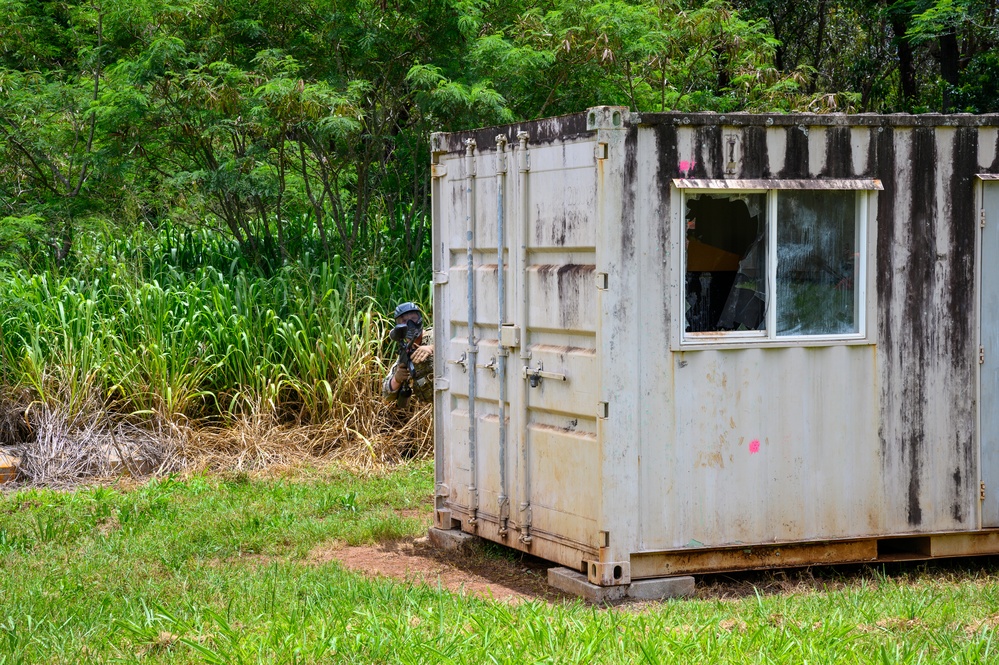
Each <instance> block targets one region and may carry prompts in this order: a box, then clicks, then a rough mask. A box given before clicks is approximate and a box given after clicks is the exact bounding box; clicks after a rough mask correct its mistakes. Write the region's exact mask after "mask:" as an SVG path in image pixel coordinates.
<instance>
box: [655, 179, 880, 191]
mask: <svg viewBox="0 0 999 665" xmlns="http://www.w3.org/2000/svg"><path fill="white" fill-rule="evenodd" d="M673 186H674V187H677V188H678V189H798V190H805V189H810V190H814V189H823V190H848V191H857V190H880V189H883V186H882V185H881V181H880V180H878V179H877V178H834V179H819V178H797V179H794V180H783V179H777V178H745V179H740V180H732V179H725V180H715V179H707V178H705V179H695V178H673Z"/></svg>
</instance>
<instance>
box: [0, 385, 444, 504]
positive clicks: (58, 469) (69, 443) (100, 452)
mask: <svg viewBox="0 0 999 665" xmlns="http://www.w3.org/2000/svg"><path fill="white" fill-rule="evenodd" d="M366 384H367V385H362V386H356V388H360V389H359V390H357V391H356V392H355V393H354V394H353V395H349V397H348V396H347V395H344V396H345V397H348V399H345V400H344V401H342V402H340V403H339V408H337V409H336V410H335V411H336V413H334V414H332V415H330V416H329V417H328V418H327V419H325V420H324V421H323V422H319V423H308V422H302V421H301V420H299V419H296V418H293V417H289V416H288V414H287V411H285V412H284V413H282V412H281V411H280V410H278V409H275V408H273V407H268V406H266V405H260V406H258V407H257V408H255V409H253V410H252V412H251V413H248V414H246V415H242V416H240V417H238V418H236V419H235V420H234V421H233V422H231V423H228V424H224V425H219V424H210V423H204V422H201V423H199V422H194V421H189V420H187V419H185V418H183V417H182V416H181V417H178V416H175V417H173V418H170V419H167V418H165V417H162V416H158V415H157V414H143V415H141V416H135V415H126V416H122V415H120V414H116V413H114V412H111V411H109V410H108V409H107V407H106V406H105V404H103V403H102V401H101V400H99V399H96V398H94V399H87V400H84V401H83V402H81V401H80V400H76V401H75V402H74V404H75V405H76V406H77V408H75V409H73V410H72V411H71V410H70V409H68V408H65V407H64V406H61V404H62V402H56V403H43V402H38V401H36V402H27V393H26V392H23V391H22V392H21V393H20V394H19V397H20V399H12V398H11V397H10V395H12V394H14V393H12V392H10V391H5V394H6V395H8V397H7V398H6V399H5V400H4V401H0V428H2V429H0V445H13V446H14V448H15V452H16V453H17V454H18V455H19V456H20V457H21V460H22V461H21V467H20V475H21V479H22V481H23V482H25V483H27V484H33V485H69V484H74V483H78V482H81V481H83V480H86V479H91V478H98V477H109V476H120V475H130V476H133V477H142V476H146V475H158V474H163V473H169V472H183V471H202V470H208V471H216V472H228V471H235V472H246V471H260V470H266V469H274V468H282V467H289V466H297V465H301V464H307V463H311V462H313V461H317V460H321V461H337V462H339V463H342V464H346V465H349V466H352V467H354V468H355V469H358V470H366V469H377V468H380V467H384V466H391V465H393V464H396V463H398V462H400V461H403V460H405V459H414V458H425V457H427V456H429V455H431V454H432V453H433V420H432V415H433V414H432V412H433V408H432V405H430V404H421V403H418V402H415V401H413V402H412V403H411V404H410V406H408V407H407V408H404V409H401V408H399V407H398V406H396V405H395V404H394V403H390V402H386V401H385V400H383V399H382V397H381V395H380V393H377V392H376V391H375V388H374V387H373V386H371V385H370V382H366ZM50 401H55V400H50Z"/></svg>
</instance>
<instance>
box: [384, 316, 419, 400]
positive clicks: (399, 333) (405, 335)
mask: <svg viewBox="0 0 999 665" xmlns="http://www.w3.org/2000/svg"><path fill="white" fill-rule="evenodd" d="M422 333H423V321H406V322H405V323H400V324H399V325H397V326H396V327H395V328H392V331H391V332H390V333H389V339H391V340H392V341H393V342H397V343H398V344H399V363H398V366H399V367H405V368H406V369H408V370H409V378H408V379H406V381H405V382H404V383H403V384H402V385H401V386H399V392H398V393H396V400H397V402H398V404H399V406H405V405H406V403H407V402H409V398H410V397H411V396H412V395H413V386H412V385H411V383H412V382H413V381H415V380H416V367H415V366H414V365H413V358H412V354H413V351H414V350H415V349H416V339H417V338H418V337H419V336H420V335H421V334H422Z"/></svg>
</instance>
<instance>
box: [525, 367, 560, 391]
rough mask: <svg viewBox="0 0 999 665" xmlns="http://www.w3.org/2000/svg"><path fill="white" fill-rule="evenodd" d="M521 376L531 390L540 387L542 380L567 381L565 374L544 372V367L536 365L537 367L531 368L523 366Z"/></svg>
mask: <svg viewBox="0 0 999 665" xmlns="http://www.w3.org/2000/svg"><path fill="white" fill-rule="evenodd" d="M521 376H522V377H523V378H525V379H527V380H528V382H530V384H531V387H532V388H537V387H538V386H539V385H541V380H542V379H552V380H554V381H568V380H569V377H568V376H566V375H565V374H558V373H556V372H546V371H545V368H544V365H543V364H542V363H540V362H539V363H538V366H537V367H531V366H530V365H525V366H524V369H523V371H522V372H521Z"/></svg>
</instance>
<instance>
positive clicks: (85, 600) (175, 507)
mask: <svg viewBox="0 0 999 665" xmlns="http://www.w3.org/2000/svg"><path fill="white" fill-rule="evenodd" d="M431 475H432V474H431V469H430V466H429V465H428V464H426V463H420V464H412V465H406V466H402V467H399V468H397V469H396V470H394V471H392V472H386V473H382V474H376V475H365V476H358V475H353V474H351V473H349V472H347V471H342V470H322V471H312V472H304V473H298V474H296V475H294V476H291V477H287V478H279V479H259V478H252V477H248V476H245V475H234V476H231V477H228V478H220V477H212V476H194V477H190V478H186V479H177V478H165V479H160V480H156V481H153V482H150V483H148V484H145V485H142V486H139V487H135V488H132V489H128V488H124V487H87V488H83V489H78V490H76V491H73V492H57V491H52V490H39V489H30V490H20V491H17V492H13V493H7V494H5V495H2V496H0V570H2V571H3V576H2V577H0V664H2V665H11V664H13V663H77V662H98V663H105V662H107V663H110V662H116V663H120V662H124V663H131V662H143V663H320V662H322V663H327V662H333V663H370V662H375V663H377V662H384V663H426V662H455V663H483V662H502V663H525V662H528V663H532V662H543V663H591V662H597V663H627V662H636V663H696V662H725V663H804V662H808V663H844V662H845V663H854V662H855V663H944V662H946V663H951V662H956V663H988V662H996V660H997V659H999V651H997V649H999V644H997V639H996V632H995V631H996V629H995V627H993V626H991V625H990V623H989V622H987V621H986V622H985V623H982V621H983V620H985V619H989V618H991V617H995V616H996V615H997V614H999V569H997V567H996V565H995V561H992V560H974V561H968V562H964V563H961V564H959V565H956V566H955V565H948V566H915V565H913V566H908V567H902V568H899V569H897V570H893V571H891V574H886V573H884V572H882V571H880V570H879V569H877V568H870V569H861V570H860V572H841V571H836V570H830V569H823V570H817V571H815V574H816V575H817V576H818V578H817V583H815V584H813V586H815V587H817V588H818V590H815V589H814V588H806V587H805V586H804V585H799V587H798V590H797V591H795V592H792V593H775V592H772V591H761V592H759V593H756V594H753V593H750V594H743V595H742V596H741V597H739V598H736V599H733V600H723V599H720V598H719V597H717V595H716V597H714V598H708V599H700V600H688V601H669V602H664V603H650V604H645V605H642V606H629V605H624V606H619V607H616V608H612V609H606V608H598V607H592V606H587V605H585V604H583V603H581V602H577V601H574V602H559V603H549V602H546V601H543V600H532V601H528V602H524V603H521V604H507V603H504V602H500V601H493V600H489V599H482V598H476V597H471V596H464V595H456V594H453V593H450V592H448V591H446V590H443V589H440V588H437V587H435V586H427V585H420V586H413V585H408V584H405V583H401V582H395V581H390V580H385V579H370V578H367V577H365V576H363V575H359V574H357V573H353V572H348V571H346V570H345V569H343V568H342V567H341V566H340V565H339V564H337V563H336V562H329V563H318V562H316V560H314V559H311V558H310V557H309V556H308V554H309V552H310V551H311V550H313V548H315V547H316V546H317V545H320V544H323V543H329V542H330V541H339V542H342V543H345V544H361V543H371V542H376V541H381V540H386V539H393V538H398V537H403V536H412V535H417V534H418V533H420V532H421V531H422V530H423V528H424V527H425V521H423V520H420V519H415V518H412V517H402V516H400V514H399V512H398V511H400V510H402V509H412V508H419V509H422V510H425V511H426V515H427V516H428V517H429V511H430V494H431V490H432V480H431ZM406 514H407V515H408V514H409V513H408V512H407V513H406ZM250 555H252V556H250ZM749 579H750V580H756V581H758V582H759V581H766V580H768V579H770V580H772V579H773V578H772V577H769V578H768V577H767V576H765V575H758V576H755V577H753V576H750V577H749Z"/></svg>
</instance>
